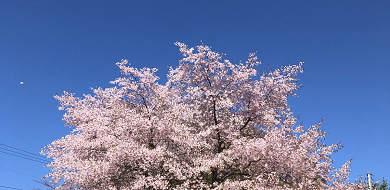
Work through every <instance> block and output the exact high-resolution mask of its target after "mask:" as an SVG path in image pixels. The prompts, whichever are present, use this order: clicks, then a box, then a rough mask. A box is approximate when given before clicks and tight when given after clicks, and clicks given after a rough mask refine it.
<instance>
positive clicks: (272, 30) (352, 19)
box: [0, 0, 390, 189]
mask: <svg viewBox="0 0 390 190" xmlns="http://www.w3.org/2000/svg"><path fill="white" fill-rule="evenodd" d="M389 9H390V1H384V0H383V1H381V0H377V1H368V0H366V1H361V0H350V1H343V0H342V1H336V0H334V1H328V0H323V1H310V0H307V1H300V0H298V1H290V0H286V1H254V0H253V1H245V0H243V1H216V0H214V1H181V0H180V1H179V0H178V1H96V0H94V1H92V0H83V1H75V0H73V1H51V0H50V1H49V0H41V1H19V0H2V1H0V89H1V90H0V102H1V106H0V121H1V123H0V128H1V132H0V143H3V144H6V145H10V146H13V147H16V148H19V149H22V150H25V151H29V152H34V153H38V152H39V151H40V149H41V147H43V146H45V145H46V144H49V143H50V142H52V141H53V140H56V139H59V138H61V137H62V136H64V135H66V134H67V133H69V128H66V127H63V124H64V123H63V121H62V120H61V118H62V114H63V112H61V111H58V110H57V106H58V105H59V104H58V103H57V101H56V100H54V98H53V97H52V95H54V94H56V93H58V94H61V93H62V91H64V90H66V91H70V92H75V93H76V94H77V95H79V96H80V95H82V94H83V93H90V92H91V91H90V90H89V88H90V87H96V86H101V87H109V86H110V85H109V83H108V81H110V80H113V79H115V78H116V77H118V76H120V74H119V69H118V68H117V67H116V66H115V63H116V62H118V61H120V60H121V59H128V60H129V61H130V62H131V63H133V65H134V66H137V67H157V68H158V69H159V72H158V74H159V75H160V76H161V78H162V79H161V81H162V82H164V81H165V80H166V79H165V74H166V72H167V70H168V66H176V65H177V64H178V60H179V59H180V54H179V52H178V49H177V47H175V46H174V45H173V43H174V42H176V41H181V42H184V43H187V44H189V45H191V46H196V45H199V44H200V41H201V40H203V41H204V42H205V43H206V44H208V45H211V46H212V47H213V49H214V50H217V51H219V52H223V53H226V54H227V56H226V58H228V59H230V60H233V61H234V62H236V63H237V62H238V61H239V60H245V59H246V58H247V55H248V53H250V52H253V51H254V50H257V51H258V53H259V57H260V58H261V60H262V61H263V64H264V65H263V66H264V67H265V66H267V65H269V66H270V67H272V68H278V67H280V66H281V65H287V64H297V63H298V62H300V61H305V62H307V64H306V65H305V66H304V68H305V72H304V73H303V74H301V75H299V77H300V79H301V80H300V83H301V84H302V85H303V86H304V87H303V88H302V89H301V90H300V91H299V92H298V94H299V95H300V97H299V98H291V99H290V100H291V106H292V108H293V111H294V113H295V114H296V115H300V118H301V121H302V122H304V124H305V126H306V127H308V126H309V125H312V124H315V123H317V122H318V121H319V120H320V118H321V117H322V116H324V125H323V129H324V130H325V131H327V132H328V133H329V135H328V136H327V138H326V142H327V143H338V142H340V141H342V143H343V144H344V146H345V148H344V149H342V150H341V151H339V152H338V153H336V154H335V155H334V156H333V158H334V159H335V160H336V161H335V163H334V166H335V167H340V166H341V165H342V163H344V162H346V161H347V160H349V159H350V158H353V162H352V173H351V175H350V178H351V179H352V180H351V181H353V180H354V179H356V178H357V176H358V175H364V176H365V175H366V172H371V173H373V174H374V177H375V178H376V179H381V178H382V177H385V178H387V179H389V180H390V172H389V169H390V162H389V157H390V147H389V146H390V138H389V133H390V128H389V123H390V116H389V115H390V111H389V107H390V74H389V71H390V64H389V62H390V11H389ZM20 81H23V82H24V83H25V85H23V86H22V85H20V84H19V82H20ZM0 147H1V146H0ZM3 148H4V147H3ZM11 170H12V171H11ZM47 172H48V169H47V168H44V167H43V165H42V164H41V163H38V162H34V161H31V160H26V159H22V158H19V157H15V156H11V155H8V154H4V153H1V152H0V186H7V187H13V188H18V189H30V188H34V187H42V186H40V185H39V184H37V183H35V182H34V181H33V180H34V178H33V177H32V176H35V177H37V178H40V177H42V176H43V175H45V174H46V173H47ZM0 189H2V187H0Z"/></svg>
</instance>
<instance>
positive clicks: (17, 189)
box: [0, 185, 23, 190]
mask: <svg viewBox="0 0 390 190" xmlns="http://www.w3.org/2000/svg"><path fill="white" fill-rule="evenodd" d="M0 187H2V188H6V189H16V190H23V189H19V188H15V187H7V186H3V185H0Z"/></svg>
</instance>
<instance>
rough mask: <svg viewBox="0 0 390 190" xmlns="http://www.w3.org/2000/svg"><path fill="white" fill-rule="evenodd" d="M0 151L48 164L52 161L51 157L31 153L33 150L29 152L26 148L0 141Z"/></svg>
mask: <svg viewBox="0 0 390 190" xmlns="http://www.w3.org/2000/svg"><path fill="white" fill-rule="evenodd" d="M5 147H6V148H5ZM0 153H4V154H8V155H11V156H15V157H18V158H23V159H26V160H30V161H34V162H39V163H43V164H47V163H48V162H50V160H49V159H47V158H46V157H44V156H42V155H39V154H35V153H31V152H28V151H25V150H22V149H19V148H15V147H12V146H9V145H6V144H3V143H0Z"/></svg>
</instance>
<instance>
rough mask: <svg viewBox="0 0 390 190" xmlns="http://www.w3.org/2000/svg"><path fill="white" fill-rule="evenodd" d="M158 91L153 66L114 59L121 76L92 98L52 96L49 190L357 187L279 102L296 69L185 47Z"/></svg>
mask: <svg viewBox="0 0 390 190" xmlns="http://www.w3.org/2000/svg"><path fill="white" fill-rule="evenodd" d="M176 45H177V46H178V47H179V50H180V52H181V53H182V55H183V59H181V61H180V64H179V66H178V67H176V68H171V69H170V71H169V74H168V75H167V76H168V79H167V82H166V83H165V85H162V84H159V83H158V82H157V81H158V80H159V77H157V76H156V75H155V72H156V70H157V69H155V68H153V69H149V68H142V69H137V68H134V67H131V66H130V65H129V64H128V62H127V60H122V61H121V62H119V63H117V65H118V66H119V68H120V69H121V72H122V74H123V75H124V77H120V78H117V79H116V80H114V81H112V82H111V83H112V84H113V85H114V87H112V88H106V89H101V88H98V89H94V90H93V95H84V97H82V98H80V97H75V96H74V94H72V93H68V92H65V93H64V95H62V96H56V99H58V100H59V101H60V103H61V106H60V110H65V111H66V113H65V114H64V118H63V119H64V120H65V122H66V125H68V126H70V127H73V131H72V133H71V134H69V135H67V136H66V137H64V138H62V139H59V140H56V141H54V142H52V143H51V144H50V145H48V146H46V147H45V148H44V150H43V151H42V153H43V154H46V155H47V156H48V157H50V158H53V161H52V162H51V163H49V164H48V167H50V168H51V172H50V173H49V174H48V175H47V176H46V177H48V178H50V179H52V181H53V182H54V183H56V182H59V187H58V189H359V188H362V185H361V184H351V183H347V180H348V173H349V169H348V166H349V164H350V162H347V163H346V164H345V165H344V166H343V167H342V168H340V169H339V170H336V169H334V168H333V167H332V166H331V163H332V160H331V158H330V155H331V154H332V153H333V152H335V151H337V150H338V149H339V148H340V145H338V144H336V145H330V146H326V145H325V144H323V142H322V140H323V138H324V137H325V133H324V131H322V130H320V126H321V122H320V123H318V124H316V125H313V126H311V127H309V128H307V129H305V128H304V127H303V126H300V125H297V124H296V123H297V119H296V118H295V117H294V116H293V113H292V112H291V110H290V108H289V105H288V104H287V97H288V96H289V95H291V96H294V95H295V94H294V93H295V91H297V90H298V88H299V85H298V84H297V78H296V75H297V74H298V73H301V72H302V71H303V70H302V63H300V64H298V65H293V66H286V67H282V68H280V69H276V70H273V71H264V72H261V71H259V70H257V69H256V68H258V67H260V66H259V65H260V62H259V61H258V58H257V57H256V55H255V54H254V53H252V54H249V57H248V60H247V61H246V62H244V63H239V64H233V63H231V62H230V61H229V60H227V59H224V58H223V56H222V54H220V53H218V52H214V51H212V50H211V49H210V47H209V46H206V45H199V46H197V47H196V48H189V47H188V46H187V45H185V44H183V43H176Z"/></svg>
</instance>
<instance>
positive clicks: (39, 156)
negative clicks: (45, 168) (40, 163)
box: [0, 143, 47, 159]
mask: <svg viewBox="0 0 390 190" xmlns="http://www.w3.org/2000/svg"><path fill="white" fill-rule="evenodd" d="M0 146H5V147H8V148H11V149H14V150H18V151H20V152H24V153H27V154H31V155H34V156H36V157H38V158H40V159H47V158H46V157H45V156H42V155H40V154H36V153H32V152H28V151H25V150H22V149H19V148H15V147H12V146H9V145H6V144H3V143H0ZM0 148H1V147H0ZM12 152H14V151H12Z"/></svg>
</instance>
